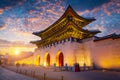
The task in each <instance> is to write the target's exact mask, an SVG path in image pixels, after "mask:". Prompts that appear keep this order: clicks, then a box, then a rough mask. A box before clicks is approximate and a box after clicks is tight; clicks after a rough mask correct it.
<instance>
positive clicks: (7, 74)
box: [0, 67, 36, 80]
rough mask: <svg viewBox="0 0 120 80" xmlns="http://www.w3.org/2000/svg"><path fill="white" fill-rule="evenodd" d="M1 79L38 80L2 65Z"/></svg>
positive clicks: (0, 70)
mask: <svg viewBox="0 0 120 80" xmlns="http://www.w3.org/2000/svg"><path fill="white" fill-rule="evenodd" d="M0 80H36V79H33V78H30V77H27V76H24V75H21V74H17V73H15V72H13V71H9V70H6V69H4V68H2V67H0Z"/></svg>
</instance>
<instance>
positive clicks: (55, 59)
mask: <svg viewBox="0 0 120 80" xmlns="http://www.w3.org/2000/svg"><path fill="white" fill-rule="evenodd" d="M93 21H95V19H86V18H83V17H81V16H79V15H78V14H77V13H76V12H75V11H74V10H73V9H72V7H71V6H69V7H68V8H67V9H66V11H65V13H64V14H63V15H62V16H61V17H60V18H59V19H58V20H57V21H56V22H55V23H54V24H52V25H51V26H49V27H48V28H47V29H45V30H43V31H40V32H33V34H34V35H36V36H39V37H40V38H41V40H38V41H31V43H33V44H36V45H37V48H36V49H35V52H34V55H33V56H32V58H31V59H32V60H33V62H32V63H31V64H35V65H38V66H39V65H43V66H53V65H54V64H56V66H59V67H60V66H64V65H65V64H67V65H68V66H73V65H74V64H75V63H78V64H79V65H80V66H83V65H84V64H86V65H87V66H90V67H92V66H93V63H94V64H95V65H96V66H98V67H100V68H110V69H120V44H118V43H120V35H117V34H111V35H108V36H104V37H94V36H95V35H96V34H97V33H100V31H98V30H91V31H90V30H85V29H83V27H85V26H86V25H88V24H90V23H91V22H93ZM29 60H30V59H29ZM19 62H20V61H19ZM24 62H25V61H24Z"/></svg>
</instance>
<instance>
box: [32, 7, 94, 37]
mask: <svg viewBox="0 0 120 80" xmlns="http://www.w3.org/2000/svg"><path fill="white" fill-rule="evenodd" d="M69 9H71V10H72V12H73V13H74V14H75V15H76V16H77V17H78V18H79V19H83V20H86V21H88V22H89V23H90V22H92V21H95V20H96V19H95V18H91V19H87V18H83V17H81V16H79V15H78V14H77V13H76V12H75V11H74V10H73V8H72V7H71V6H70V5H69V6H68V7H67V9H66V11H65V12H64V13H63V15H62V16H61V17H60V18H59V19H58V20H57V21H56V22H54V23H53V24H52V25H50V26H49V27H48V28H46V29H45V30H43V31H38V32H33V33H32V34H34V35H37V36H40V35H41V34H42V33H43V32H45V31H47V30H48V29H50V28H51V27H52V26H54V25H55V24H57V23H58V22H59V21H61V20H62V19H63V18H64V17H65V16H66V13H67V12H68V11H69Z"/></svg>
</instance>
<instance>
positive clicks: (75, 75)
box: [0, 66, 120, 80]
mask: <svg viewBox="0 0 120 80" xmlns="http://www.w3.org/2000/svg"><path fill="white" fill-rule="evenodd" d="M7 69H10V70H14V71H16V69H17V68H16V67H15V66H7ZM1 70H2V72H3V73H2V74H3V75H6V74H7V75H6V77H9V78H12V77H10V75H11V76H16V75H18V74H16V73H14V72H11V71H10V73H11V74H10V73H6V72H7V71H8V70H5V69H1ZM1 70H0V71H1ZM19 70H20V71H21V72H23V73H24V72H25V71H27V74H28V73H31V71H35V75H36V76H38V77H40V78H39V80H43V78H41V77H43V75H44V73H45V74H46V80H120V72H116V71H105V70H103V71H102V70H99V71H98V70H92V71H82V72H70V71H54V70H53V69H48V68H44V67H35V66H34V67H31V66H24V67H19ZM8 72H9V71H8ZM9 74H10V75H9ZM12 74H13V75H12ZM19 76H21V75H18V77H17V78H19ZM61 76H63V79H62V77H61ZM23 77H24V76H23ZM17 78H16V79H14V80H19V79H17ZM21 78H22V77H21ZM0 80H3V79H0ZM6 80H8V79H6ZM10 80H13V79H10ZM20 80H28V78H27V79H20ZM29 80H32V79H31V78H30V79H29Z"/></svg>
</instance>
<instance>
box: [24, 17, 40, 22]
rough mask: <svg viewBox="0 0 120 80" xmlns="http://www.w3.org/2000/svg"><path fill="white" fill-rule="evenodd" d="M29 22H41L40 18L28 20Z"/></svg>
mask: <svg viewBox="0 0 120 80" xmlns="http://www.w3.org/2000/svg"><path fill="white" fill-rule="evenodd" d="M26 20H27V21H28V22H36V21H38V20H39V18H28V19H26Z"/></svg>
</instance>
